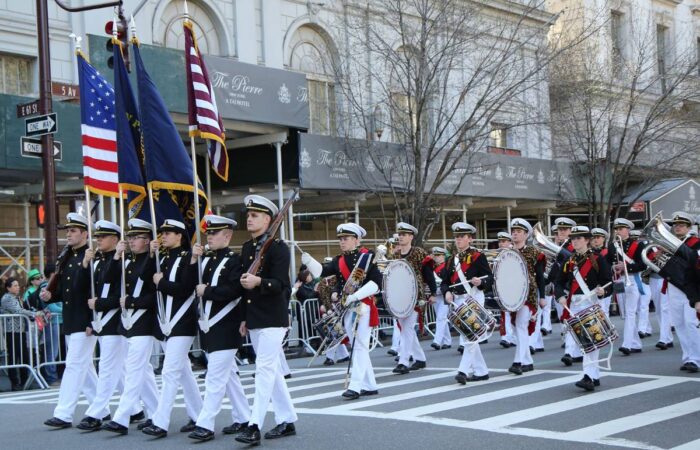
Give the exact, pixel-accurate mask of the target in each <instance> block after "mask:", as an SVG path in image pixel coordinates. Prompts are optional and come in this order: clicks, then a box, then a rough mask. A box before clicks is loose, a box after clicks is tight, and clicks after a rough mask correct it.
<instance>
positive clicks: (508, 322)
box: [501, 311, 515, 344]
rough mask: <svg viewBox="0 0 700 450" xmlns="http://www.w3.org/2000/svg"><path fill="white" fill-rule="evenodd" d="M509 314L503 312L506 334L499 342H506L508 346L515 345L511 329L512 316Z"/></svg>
mask: <svg viewBox="0 0 700 450" xmlns="http://www.w3.org/2000/svg"><path fill="white" fill-rule="evenodd" d="M511 314H513V313H511V312H509V311H504V312H503V316H502V317H505V319H504V320H505V325H506V326H505V328H506V334H502V335H501V340H502V341H506V342H507V343H509V344H515V330H514V329H513V322H512V320H513V319H512V316H511Z"/></svg>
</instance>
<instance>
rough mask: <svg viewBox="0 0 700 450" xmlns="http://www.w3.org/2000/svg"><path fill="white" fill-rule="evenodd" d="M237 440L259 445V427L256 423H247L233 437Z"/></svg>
mask: <svg viewBox="0 0 700 450" xmlns="http://www.w3.org/2000/svg"><path fill="white" fill-rule="evenodd" d="M234 439H235V440H236V441H238V442H243V443H244V444H250V445H260V429H259V428H258V426H257V425H249V426H247V427H246V428H244V429H243V431H241V432H240V433H239V434H237V435H236V437H235V438H234Z"/></svg>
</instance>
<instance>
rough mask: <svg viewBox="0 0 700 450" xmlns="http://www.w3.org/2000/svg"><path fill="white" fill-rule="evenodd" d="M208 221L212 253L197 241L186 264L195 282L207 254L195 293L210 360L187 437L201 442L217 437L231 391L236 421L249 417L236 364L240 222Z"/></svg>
mask: <svg viewBox="0 0 700 450" xmlns="http://www.w3.org/2000/svg"><path fill="white" fill-rule="evenodd" d="M204 222H205V223H206V233H207V245H208V246H209V252H208V253H206V254H205V253H204V247H202V245H199V244H195V245H194V246H193V248H192V257H191V258H190V265H189V267H188V268H187V269H188V270H187V276H188V277H191V278H192V282H194V283H196V282H197V281H196V280H197V276H198V275H197V271H198V270H199V269H198V267H197V266H198V264H197V259H198V258H199V257H202V256H204V260H203V261H202V264H201V266H202V282H201V283H199V284H197V287H196V288H195V291H196V293H197V296H198V297H200V298H201V299H202V301H203V302H204V317H202V318H200V321H199V326H200V328H201V330H202V333H203V336H202V343H203V344H204V350H205V351H206V352H207V360H208V364H207V375H206V378H205V380H204V385H205V388H206V390H205V394H204V403H203V406H202V411H201V412H200V413H199V417H198V418H197V426H196V427H195V429H194V430H193V431H192V432H191V433H190V434H189V435H188V437H190V438H191V439H196V440H198V441H209V440H211V439H214V422H215V420H216V415H217V414H218V413H219V411H220V410H221V402H222V401H223V399H224V395H225V394H227V393H229V394H233V395H232V396H231V395H229V400H231V409H232V413H233V422H234V423H239V424H247V423H248V420H249V419H250V406H249V405H248V400H247V399H246V396H245V392H244V391H243V385H242V384H241V380H240V378H239V376H238V375H237V372H238V367H237V366H236V352H237V351H238V349H239V348H240V347H241V344H242V341H241V335H240V333H236V332H235V330H236V329H238V328H240V324H241V321H242V320H243V316H242V315H241V309H240V308H236V305H237V302H238V301H239V300H240V298H241V295H243V289H242V287H241V282H240V279H241V275H242V274H243V269H242V266H241V258H240V256H239V255H238V254H237V253H234V252H232V251H230V250H229V248H228V247H229V244H230V243H231V238H232V237H233V229H234V228H235V227H236V221H235V220H232V219H228V218H226V217H222V216H215V215H206V216H204Z"/></svg>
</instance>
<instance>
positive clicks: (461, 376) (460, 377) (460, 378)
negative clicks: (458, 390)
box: [455, 372, 467, 384]
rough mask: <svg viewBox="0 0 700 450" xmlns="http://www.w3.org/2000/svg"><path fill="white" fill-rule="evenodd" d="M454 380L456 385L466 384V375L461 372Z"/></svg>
mask: <svg viewBox="0 0 700 450" xmlns="http://www.w3.org/2000/svg"><path fill="white" fill-rule="evenodd" d="M455 380H457V383H459V384H467V374H465V373H463V372H457V375H456V376H455Z"/></svg>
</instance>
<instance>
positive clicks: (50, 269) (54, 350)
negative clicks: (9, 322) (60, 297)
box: [34, 264, 63, 386]
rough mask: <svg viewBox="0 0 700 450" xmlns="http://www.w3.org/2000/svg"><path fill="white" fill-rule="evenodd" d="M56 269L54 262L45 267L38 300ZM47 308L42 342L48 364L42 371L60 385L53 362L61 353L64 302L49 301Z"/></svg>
mask: <svg viewBox="0 0 700 450" xmlns="http://www.w3.org/2000/svg"><path fill="white" fill-rule="evenodd" d="M55 271H56V266H55V265H53V264H47V265H46V267H44V277H43V278H42V280H41V284H40V285H39V288H38V289H37V290H36V293H35V294H34V295H36V297H37V300H38V301H41V299H39V298H38V297H39V293H40V292H41V290H42V289H44V288H46V286H47V285H48V281H47V280H48V279H49V278H51V275H52V274H53V273H54V272H55ZM46 310H47V311H48V312H49V315H48V317H47V321H46V328H45V329H44V335H43V341H42V343H43V344H44V362H45V363H48V364H47V365H45V366H44V367H42V373H43V375H44V379H45V380H46V382H47V383H49V384H50V385H51V386H58V384H59V377H58V371H57V367H56V365H55V364H53V362H54V361H56V359H57V358H58V356H59V355H60V354H61V353H59V347H60V345H61V337H60V335H59V333H60V330H61V324H62V323H63V317H62V315H61V314H62V313H63V302H55V303H49V304H48V305H47V306H46Z"/></svg>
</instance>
